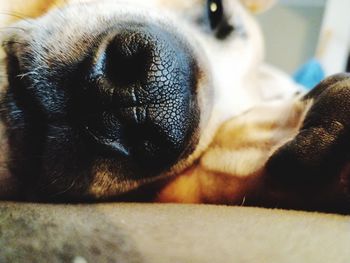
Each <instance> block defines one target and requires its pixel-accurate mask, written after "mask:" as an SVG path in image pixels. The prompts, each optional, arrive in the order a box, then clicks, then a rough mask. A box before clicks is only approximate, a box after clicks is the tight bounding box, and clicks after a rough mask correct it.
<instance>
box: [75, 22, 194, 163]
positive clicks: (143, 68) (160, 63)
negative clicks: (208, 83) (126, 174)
mask: <svg viewBox="0 0 350 263" xmlns="http://www.w3.org/2000/svg"><path fill="white" fill-rule="evenodd" d="M82 68H84V70H85V71H84V74H83V75H84V77H83V79H82V80H81V83H83V85H81V84H80V86H81V87H82V88H81V89H80V90H79V92H77V93H76V94H75V96H76V98H75V99H76V101H77V103H75V105H76V108H75V109H74V115H77V116H78V119H79V122H80V124H81V125H82V129H83V130H84V134H85V136H86V138H87V140H88V141H89V142H91V143H92V144H93V145H94V146H93V147H95V148H96V149H98V151H99V153H100V154H102V155H107V156H113V155H116V156H119V157H120V156H121V157H122V158H126V159H128V160H132V161H133V162H136V163H137V165H140V166H144V167H148V168H152V170H153V169H164V168H166V167H169V166H170V165H172V164H174V163H176V162H177V160H178V159H179V158H180V157H181V155H183V154H184V153H185V152H186V150H188V151H189V150H190V149H187V148H188V146H189V145H190V140H191V139H193V136H192V135H193V133H194V132H195V129H196V127H197V126H198V122H199V120H198V112H197V111H198V106H197V98H196V81H197V80H196V78H197V72H196V71H197V70H196V63H195V61H194V59H193V56H192V55H191V52H190V49H189V48H188V47H187V46H186V44H185V43H184V42H183V41H182V40H181V39H179V38H178V37H176V36H175V34H172V33H170V32H167V31H165V30H164V29H162V28H160V27H159V26H156V25H142V24H130V25H125V26H123V27H121V28H120V29H116V30H112V32H109V33H108V34H106V36H104V37H103V40H102V41H101V43H100V44H99V46H98V47H97V48H96V52H95V51H94V53H93V55H92V56H91V57H89V58H88V59H87V61H85V62H84V66H82Z"/></svg>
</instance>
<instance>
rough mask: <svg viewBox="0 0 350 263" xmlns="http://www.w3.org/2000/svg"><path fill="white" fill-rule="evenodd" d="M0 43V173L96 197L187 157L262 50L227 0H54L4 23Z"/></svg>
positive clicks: (230, 108)
mask: <svg viewBox="0 0 350 263" xmlns="http://www.w3.org/2000/svg"><path fill="white" fill-rule="evenodd" d="M67 2H68V1H67ZM3 47H4V49H5V53H6V70H7V76H8V77H7V79H8V81H7V82H8V83H7V88H6V94H5V95H4V98H3V101H2V108H3V113H2V118H3V121H4V123H5V125H6V127H7V136H8V142H9V147H10V156H9V163H10V169H11V172H12V173H13V174H14V175H15V176H17V177H18V178H20V180H21V181H22V182H24V184H26V185H30V187H31V188H32V189H34V190H35V191H36V192H37V193H39V195H41V196H45V197H48V198H50V197H51V198H57V199H58V198H59V199H60V198H65V199H68V198H69V199H85V198H100V199H107V198H111V197H115V196H117V195H120V194H122V193H125V192H128V191H130V190H132V189H135V188H137V187H139V186H141V185H143V184H145V183H149V182H152V181H155V180H157V179H159V178H164V177H166V176H170V175H173V174H176V173H178V172H180V171H181V170H183V169H185V168H187V167H188V166H190V165H191V164H192V163H193V162H194V161H195V160H196V159H197V158H198V156H199V155H200V154H201V152H202V151H203V150H204V149H205V148H206V147H207V145H208V144H209V143H210V140H211V137H212V135H213V133H214V131H215V129H216V127H217V125H218V123H220V122H221V121H223V120H224V119H225V118H227V117H230V116H232V115H233V114H235V113H238V112H240V111H241V110H243V109H245V107H246V103H247V98H248V97H249V96H250V95H249V94H248V93H249V91H248V87H247V90H245V87H244V83H245V82H244V81H245V79H247V77H249V76H251V75H250V74H251V72H252V69H253V68H254V67H255V65H256V64H258V62H259V61H260V59H261V57H262V43H261V38H260V33H259V30H258V29H257V27H256V25H255V23H254V21H253V20H252V18H251V17H250V16H249V15H248V13H247V12H246V11H245V9H244V8H243V7H242V5H241V3H239V2H238V1H234V0H222V1H221V0H208V1H204V0H147V1H144V0H128V1H122V0H96V1H88V2H87V1H85V2H84V3H66V4H65V5H63V6H62V7H61V8H58V9H55V10H52V11H50V12H48V13H47V14H46V15H44V16H42V17H40V18H37V19H27V20H23V21H21V22H19V23H17V24H16V25H14V26H13V27H11V28H9V30H7V32H6V35H5V37H4V39H3ZM248 73H249V75H248Z"/></svg>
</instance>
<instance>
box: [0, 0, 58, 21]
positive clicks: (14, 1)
mask: <svg viewBox="0 0 350 263" xmlns="http://www.w3.org/2000/svg"><path fill="white" fill-rule="evenodd" d="M64 2H65V1H64V0H26V1H23V0H11V1H1V0H0V12H1V14H0V23H1V25H6V24H9V23H12V22H15V21H16V20H20V19H25V18H35V17H38V16H41V15H43V14H45V13H46V12H47V11H48V10H50V9H52V8H54V7H58V6H61V5H62V4H63V3H64Z"/></svg>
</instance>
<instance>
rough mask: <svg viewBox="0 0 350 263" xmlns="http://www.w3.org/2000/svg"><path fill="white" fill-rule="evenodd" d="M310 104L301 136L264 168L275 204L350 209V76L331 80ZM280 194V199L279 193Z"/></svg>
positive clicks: (314, 94) (318, 89) (311, 95)
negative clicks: (276, 202) (279, 200)
mask: <svg viewBox="0 0 350 263" xmlns="http://www.w3.org/2000/svg"><path fill="white" fill-rule="evenodd" d="M303 99H304V101H312V106H311V108H310V109H309V111H308V112H307V115H306V117H305V120H304V122H303V124H302V126H301V127H300V130H299V133H298V134H297V135H296V136H295V137H294V138H293V139H292V140H290V141H289V142H287V143H286V144H284V145H283V146H282V147H280V148H279V149H278V150H277V151H276V152H275V153H274V154H273V155H272V157H271V158H270V159H269V161H268V162H267V165H266V172H267V173H266V174H267V187H268V188H270V187H271V188H270V189H272V191H271V192H274V193H275V195H274V194H272V196H271V199H272V200H273V199H274V198H276V197H277V198H276V200H277V199H279V198H280V197H281V196H284V198H282V202H285V201H287V200H288V201H287V205H288V202H290V203H289V205H290V206H298V207H300V208H310V209H327V210H342V211H345V212H346V206H348V210H347V211H349V209H350V206H349V202H348V201H349V200H348V197H349V196H350V195H349V194H350V192H349V186H350V184H349V160H350V74H339V75H336V76H333V77H330V78H327V79H326V80H324V81H323V82H321V83H320V84H319V85H318V86H317V87H316V88H315V89H314V90H312V91H311V92H310V93H309V94H307V95H306V96H305V97H304V98H303ZM277 193H278V194H277Z"/></svg>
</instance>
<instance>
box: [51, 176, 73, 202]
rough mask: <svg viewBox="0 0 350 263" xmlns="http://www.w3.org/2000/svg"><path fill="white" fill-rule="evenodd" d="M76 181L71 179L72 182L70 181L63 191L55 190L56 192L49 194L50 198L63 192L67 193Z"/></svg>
mask: <svg viewBox="0 0 350 263" xmlns="http://www.w3.org/2000/svg"><path fill="white" fill-rule="evenodd" d="M76 181H77V180H76V179H75V180H73V182H72V183H71V185H69V186H68V187H67V188H66V189H64V190H63V191H60V192H56V193H54V194H52V195H50V198H52V197H57V196H59V195H63V194H65V193H67V192H68V191H69V190H71V189H72V188H73V187H74V185H75V183H76Z"/></svg>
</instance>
